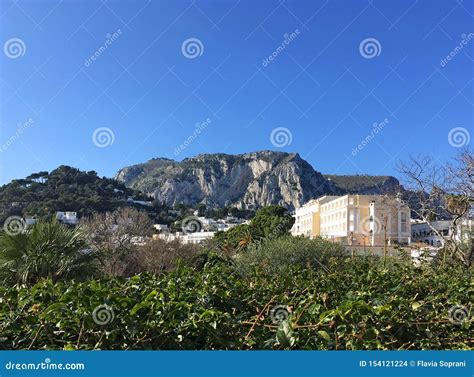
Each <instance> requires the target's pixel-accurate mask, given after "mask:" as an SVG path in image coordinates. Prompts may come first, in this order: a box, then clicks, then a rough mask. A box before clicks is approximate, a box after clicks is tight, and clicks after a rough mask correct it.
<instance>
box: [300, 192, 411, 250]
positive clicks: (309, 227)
mask: <svg viewBox="0 0 474 377" xmlns="http://www.w3.org/2000/svg"><path fill="white" fill-rule="evenodd" d="M292 234H293V235H295V236H297V235H302V236H305V237H310V238H314V237H317V236H321V237H323V238H328V239H330V240H333V241H334V242H341V243H343V244H346V245H367V246H382V245H384V240H387V244H388V245H393V244H408V243H409V242H410V209H409V208H408V207H407V206H406V205H404V204H403V203H402V202H401V201H400V200H399V199H398V198H389V197H386V196H382V195H344V196H323V197H321V198H318V199H313V200H311V201H309V202H308V203H307V204H305V205H304V206H302V207H300V208H297V209H296V211H295V224H294V226H293V228H292Z"/></svg>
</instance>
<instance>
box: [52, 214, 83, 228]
mask: <svg viewBox="0 0 474 377" xmlns="http://www.w3.org/2000/svg"><path fill="white" fill-rule="evenodd" d="M56 219H57V220H58V221H60V222H62V223H64V224H69V225H76V224H77V223H78V222H79V219H78V218H77V212H56Z"/></svg>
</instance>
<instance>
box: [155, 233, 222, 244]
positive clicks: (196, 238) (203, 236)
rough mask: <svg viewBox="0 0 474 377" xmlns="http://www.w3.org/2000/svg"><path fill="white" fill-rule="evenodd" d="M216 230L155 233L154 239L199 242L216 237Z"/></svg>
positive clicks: (188, 242) (187, 242) (185, 242)
mask: <svg viewBox="0 0 474 377" xmlns="http://www.w3.org/2000/svg"><path fill="white" fill-rule="evenodd" d="M214 234H215V232H194V233H182V232H176V233H161V234H154V235H153V239H161V240H164V241H167V242H172V241H179V242H181V243H183V244H190V243H192V244H198V243H201V242H202V241H205V240H208V239H211V238H213V237H214Z"/></svg>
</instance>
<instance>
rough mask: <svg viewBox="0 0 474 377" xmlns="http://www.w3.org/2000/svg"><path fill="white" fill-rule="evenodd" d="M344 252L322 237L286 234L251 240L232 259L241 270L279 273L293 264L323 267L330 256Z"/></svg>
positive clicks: (341, 248) (342, 248)
mask: <svg viewBox="0 0 474 377" xmlns="http://www.w3.org/2000/svg"><path fill="white" fill-rule="evenodd" d="M344 254H345V251H344V247H343V246H341V245H339V244H336V243H333V242H329V241H326V240H323V239H322V238H316V239H313V240H311V239H309V238H304V237H291V236H287V237H280V238H275V239H271V238H270V239H264V240H263V241H262V242H255V243H253V244H252V245H251V246H250V247H249V250H247V251H246V252H245V253H241V254H239V255H238V256H237V258H236V262H237V265H238V266H239V267H240V268H241V269H242V270H243V271H249V270H255V269H257V270H260V271H263V272H266V273H267V274H280V273H283V272H284V271H286V270H288V269H289V268H290V267H294V266H299V267H307V268H311V269H315V270H317V269H320V268H323V269H327V267H326V266H327V265H328V263H329V260H330V259H331V258H335V257H342V256H343V255H344Z"/></svg>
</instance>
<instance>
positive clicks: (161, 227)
mask: <svg viewBox="0 0 474 377" xmlns="http://www.w3.org/2000/svg"><path fill="white" fill-rule="evenodd" d="M153 228H155V229H156V230H157V231H158V232H168V231H169V228H168V225H166V224H153Z"/></svg>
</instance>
